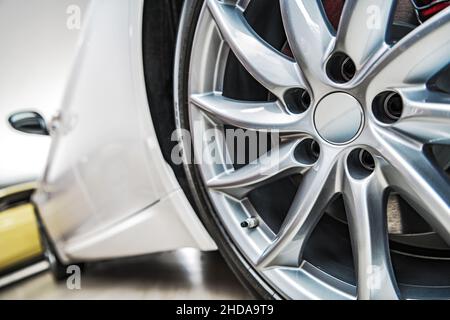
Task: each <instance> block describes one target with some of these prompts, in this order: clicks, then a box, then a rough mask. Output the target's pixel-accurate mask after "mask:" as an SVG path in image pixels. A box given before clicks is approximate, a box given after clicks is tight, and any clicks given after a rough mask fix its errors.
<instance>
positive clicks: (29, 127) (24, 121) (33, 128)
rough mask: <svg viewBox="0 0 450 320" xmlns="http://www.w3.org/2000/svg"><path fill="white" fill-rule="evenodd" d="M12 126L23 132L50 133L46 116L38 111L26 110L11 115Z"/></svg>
mask: <svg viewBox="0 0 450 320" xmlns="http://www.w3.org/2000/svg"><path fill="white" fill-rule="evenodd" d="M9 123H10V124H11V126H12V127H13V128H14V129H16V130H18V131H21V132H25V133H30V134H40V135H49V132H48V129H47V125H46V123H45V120H44V118H43V117H42V116H41V115H40V114H39V113H37V112H33V111H24V112H18V113H15V114H13V115H12V116H10V117H9Z"/></svg>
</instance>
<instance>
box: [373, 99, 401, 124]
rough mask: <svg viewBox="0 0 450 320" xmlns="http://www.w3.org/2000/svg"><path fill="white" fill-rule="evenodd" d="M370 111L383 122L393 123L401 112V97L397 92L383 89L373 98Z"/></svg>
mask: <svg viewBox="0 0 450 320" xmlns="http://www.w3.org/2000/svg"><path fill="white" fill-rule="evenodd" d="M372 111H373V114H374V115H375V117H376V118H377V119H378V120H379V121H381V122H383V123H388V124H391V123H394V122H396V121H398V120H399V119H400V117H401V116H402V113H403V101H402V97H401V96H400V95H399V94H398V93H397V92H392V91H385V92H382V93H380V94H378V95H377V96H376V97H375V99H374V100H373V104H372Z"/></svg>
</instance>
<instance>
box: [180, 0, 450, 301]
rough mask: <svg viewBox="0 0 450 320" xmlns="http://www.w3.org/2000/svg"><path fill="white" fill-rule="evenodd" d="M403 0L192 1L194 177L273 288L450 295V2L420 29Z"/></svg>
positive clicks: (186, 45) (241, 255)
mask: <svg viewBox="0 0 450 320" xmlns="http://www.w3.org/2000/svg"><path fill="white" fill-rule="evenodd" d="M395 3H396V2H395V1H391V2H386V1H381V0H380V1H372V2H371V4H372V5H371V6H368V3H367V2H361V1H350V0H347V1H345V4H344V1H327V0H323V1H319V0H317V1H299V0H298V1H297V0H295V1H294V0H285V1H283V0H282V1H271V0H260V1H223V2H222V1H218V0H205V1H203V0H192V1H187V4H186V5H185V8H184V12H183V15H182V20H181V25H180V34H179V39H178V44H177V54H176V61H175V114H176V122H177V127H178V128H179V129H184V130H180V131H179V139H180V141H181V143H182V145H183V148H184V150H183V151H184V152H183V154H184V162H185V172H186V176H187V180H188V182H189V186H190V190H191V194H192V196H193V199H194V201H195V204H196V207H197V211H198V214H199V216H200V218H201V219H202V221H203V222H204V224H205V225H206V226H207V228H208V230H209V231H210V233H211V234H212V236H213V237H214V239H215V240H216V242H217V244H218V246H219V249H220V250H221V252H222V254H223V255H224V257H225V259H226V260H227V262H228V263H229V264H230V266H231V267H232V269H233V270H234V271H235V272H236V273H237V275H238V276H239V278H240V279H241V280H242V281H243V282H244V283H245V285H246V286H247V287H248V288H250V289H251V290H252V291H253V292H254V293H255V294H257V295H258V296H259V297H264V298H287V299H355V298H357V299H416V298H419V299H420V298H422V299H433V298H434V299H437V298H449V297H450V279H449V277H448V274H449V271H450V259H449V258H450V249H449V244H450V182H449V171H450V170H449V167H450V152H449V151H450V148H449V143H450V135H449V133H450V95H449V94H450V85H449V83H448V81H446V80H445V79H448V76H449V70H450V69H449V68H448V63H449V56H450V47H449V46H448V44H447V39H448V36H447V34H448V32H449V31H450V11H449V10H445V11H443V12H441V13H439V14H438V15H436V16H435V17H433V18H432V19H430V20H429V21H427V22H426V23H424V24H422V25H417V24H415V23H414V21H412V20H411V16H413V13H414V11H412V8H411V10H410V11H409V10H408V7H407V6H408V5H409V3H408V2H407V1H406V2H405V1H400V4H401V5H399V6H396V5H395ZM405 6H406V7H405ZM399 11H401V12H399ZM341 12H342V14H341ZM402 12H403V13H404V12H406V14H403V15H402ZM393 17H395V19H394V18H393ZM402 17H403V18H402ZM242 129H244V130H248V131H242ZM186 131H188V132H190V137H189V139H186V137H185V136H184V134H185V132H186ZM243 132H244V134H246V135H245V139H248V140H245V139H244V140H241V142H243V145H244V153H243V154H244V156H243V157H242V158H240V159H237V158H239V157H237V154H238V153H239V152H237V151H236V148H238V149H239V148H240V146H237V147H236V146H235V145H230V144H229V142H230V141H229V140H228V139H226V138H227V137H228V136H227V135H228V134H231V135H232V137H233V139H232V140H231V141H232V142H234V141H236V139H238V136H239V134H242V133H243ZM205 133H207V135H206V136H205ZM256 133H258V134H256ZM252 134H256V139H257V140H253V143H252V142H248V141H252V140H251V139H252V137H253V135H252ZM264 139H267V141H269V143H268V144H261V145H260V144H259V142H260V141H261V140H264ZM245 141H247V142H245ZM255 141H256V143H255ZM256 144H257V145H258V146H259V149H258V150H256V155H255V154H254V152H253V151H252V150H250V149H252V146H254V145H256ZM236 159H237V160H242V161H236Z"/></svg>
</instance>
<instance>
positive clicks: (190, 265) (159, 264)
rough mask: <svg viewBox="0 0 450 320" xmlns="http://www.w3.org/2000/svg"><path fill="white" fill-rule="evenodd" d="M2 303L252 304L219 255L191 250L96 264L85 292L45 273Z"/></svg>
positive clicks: (88, 271) (84, 282) (6, 292)
mask: <svg viewBox="0 0 450 320" xmlns="http://www.w3.org/2000/svg"><path fill="white" fill-rule="evenodd" d="M0 299H193V300H195V299H251V296H250V295H249V293H248V292H247V291H246V290H245V289H244V288H243V287H242V285H241V284H240V283H239V281H238V280H237V279H236V278H235V276H234V274H233V273H232V272H231V271H230V270H229V268H228V266H227V265H226V263H225V261H223V259H222V257H221V256H220V254H219V253H217V252H208V253H200V252H198V251H196V250H192V249H186V250H180V251H177V252H170V253H160V254H154V255H150V256H145V257H139V258H129V259H121V260H115V261H108V262H101V263H91V264H88V265H87V266H86V268H85V271H84V272H83V274H82V277H81V290H69V289H68V288H67V285H66V283H65V282H62V283H55V282H54V281H53V279H52V277H51V275H50V274H49V273H48V272H46V273H42V274H40V275H37V276H35V277H33V278H30V279H28V280H25V281H22V282H20V283H18V284H15V285H13V286H9V287H7V288H4V289H0Z"/></svg>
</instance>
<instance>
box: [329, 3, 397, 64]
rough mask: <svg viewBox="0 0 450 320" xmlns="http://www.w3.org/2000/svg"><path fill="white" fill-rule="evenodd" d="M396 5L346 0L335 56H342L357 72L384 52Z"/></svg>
mask: <svg viewBox="0 0 450 320" xmlns="http://www.w3.org/2000/svg"><path fill="white" fill-rule="evenodd" d="M395 7H396V1H386V0H364V1H358V0H347V1H346V2H345V6H344V11H343V13H342V16H341V21H340V24H339V28H338V32H337V36H336V48H335V51H337V52H344V53H346V54H347V55H348V56H350V58H351V59H352V60H353V62H354V63H355V66H356V69H357V70H360V69H361V67H362V66H363V65H364V63H365V62H366V61H367V60H368V59H369V58H370V57H371V56H374V55H375V54H376V53H377V52H378V51H380V50H382V49H387V44H386V42H385V39H386V33H387V31H388V27H389V22H390V17H391V15H392V12H393V10H394V9H395Z"/></svg>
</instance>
